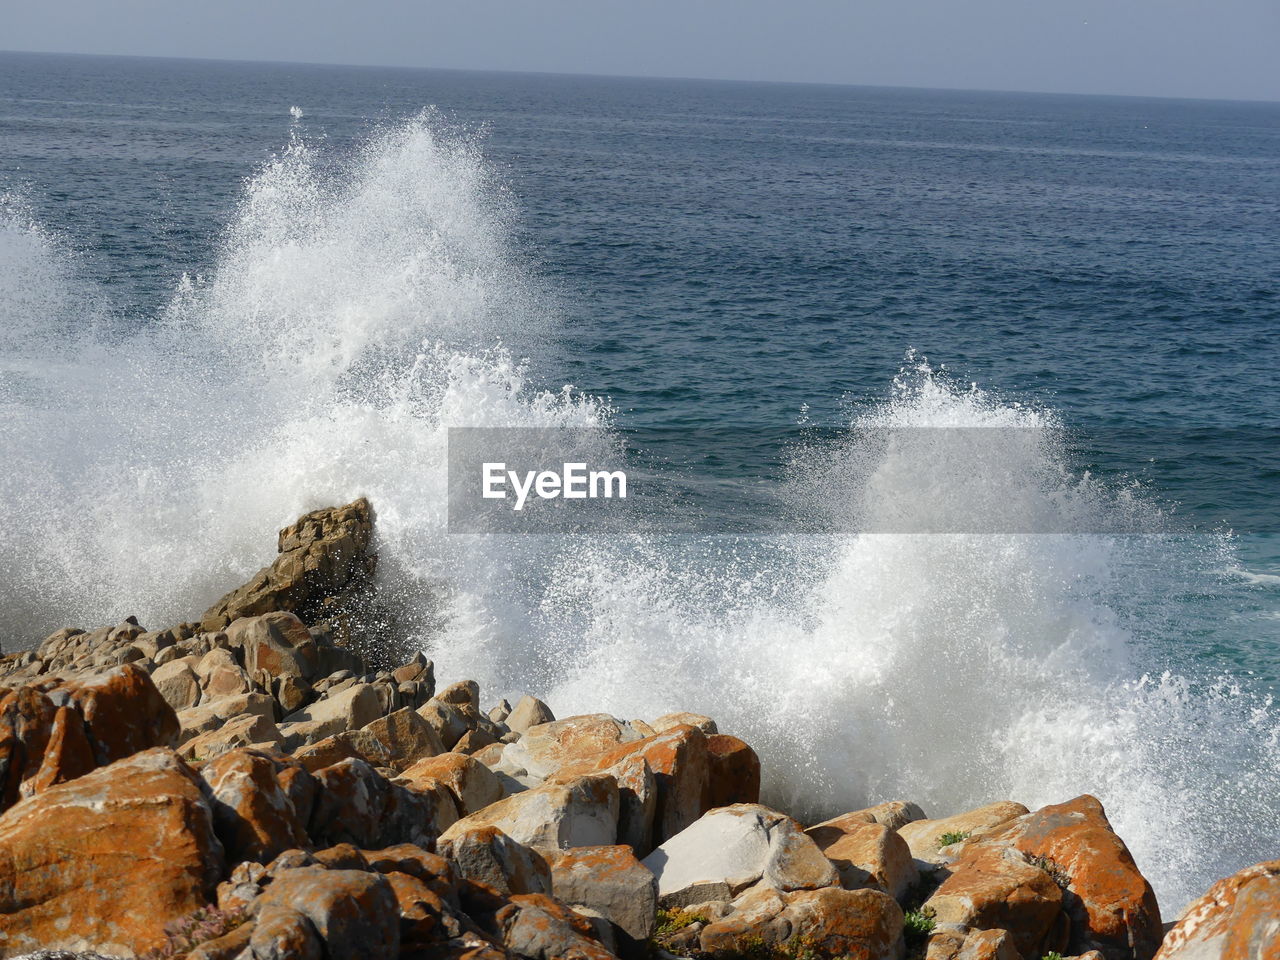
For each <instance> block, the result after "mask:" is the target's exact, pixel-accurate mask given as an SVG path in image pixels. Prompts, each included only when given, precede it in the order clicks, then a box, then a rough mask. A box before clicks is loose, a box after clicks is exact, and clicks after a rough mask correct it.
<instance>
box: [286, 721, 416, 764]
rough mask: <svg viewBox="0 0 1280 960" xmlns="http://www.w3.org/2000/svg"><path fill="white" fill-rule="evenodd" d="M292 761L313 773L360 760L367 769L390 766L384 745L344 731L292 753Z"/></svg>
mask: <svg viewBox="0 0 1280 960" xmlns="http://www.w3.org/2000/svg"><path fill="white" fill-rule="evenodd" d="M293 758H294V759H295V760H297V761H298V762H299V763H300V764H302V766H303V767H304V768H305V769H307V770H309V771H311V772H312V773H315V772H316V771H317V770H323V769H324V768H325V767H331V766H333V765H334V764H335V763H340V762H341V761H343V760H364V761H365V762H366V763H368V764H369V766H371V767H390V766H392V760H393V758H392V756H391V753H390V752H389V751H388V750H387V748H386V745H385V744H384V743H383V742H382V741H381V740H379V739H378V738H377V737H375V736H374V735H373V734H371V733H369V732H368V731H366V730H347V731H344V732H343V733H336V734H334V735H333V736H332V737H325V738H324V739H323V740H319V741H317V742H316V743H309V744H307V745H306V746H304V747H299V748H298V749H296V750H294V751H293Z"/></svg>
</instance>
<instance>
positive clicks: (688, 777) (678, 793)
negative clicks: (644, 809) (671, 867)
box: [503, 721, 712, 853]
mask: <svg viewBox="0 0 1280 960" xmlns="http://www.w3.org/2000/svg"><path fill="white" fill-rule="evenodd" d="M560 722H561V723H564V722H565V721H560ZM548 726H555V724H549V725H548ZM537 729H538V728H535V730H534V731H530V733H529V734H527V735H526V736H525V738H524V739H522V740H521V741H520V742H519V743H515V744H512V745H511V746H509V747H507V749H506V750H505V751H503V758H504V761H505V760H506V759H507V758H508V757H510V756H511V754H512V751H518V750H519V749H520V748H521V747H522V746H524V745H525V743H526V742H527V741H528V740H530V739H532V738H533V737H534V736H535V732H536V730H537ZM707 739H708V738H707V737H706V736H705V735H704V734H703V733H702V731H701V730H699V729H697V728H696V727H691V726H688V725H687V724H681V725H680V726H676V727H672V728H671V729H670V730H667V731H664V732H663V733H658V734H654V735H653V736H651V737H645V738H643V739H641V740H636V741H632V742H629V743H624V744H622V745H621V746H617V747H615V748H613V749H611V750H606V751H605V752H603V753H600V754H598V755H597V756H596V757H595V758H593V759H590V760H585V761H581V762H578V763H574V764H567V765H565V766H563V767H562V768H561V770H560V771H559V772H558V773H557V774H556V777H555V779H563V778H565V777H569V776H579V775H582V774H586V773H590V772H605V771H607V772H611V773H612V772H614V771H618V770H620V769H621V768H622V767H623V766H624V765H626V764H627V763H629V762H633V761H634V760H635V759H637V758H640V759H643V760H644V762H645V764H646V765H647V766H648V768H649V770H650V771H651V772H652V775H653V782H654V804H655V805H654V809H653V816H652V825H653V827H652V832H651V835H650V836H649V837H646V838H644V841H643V842H636V843H633V846H635V847H636V849H637V850H638V851H639V852H642V853H647V852H648V851H649V850H651V849H653V847H655V846H657V845H658V844H659V843H661V842H662V841H664V840H666V839H668V838H670V837H673V836H675V835H676V834H677V833H679V832H680V831H681V830H683V829H685V827H687V826H689V825H690V824H691V823H693V822H694V821H695V820H697V819H698V818H699V817H700V816H702V814H703V813H705V812H706V810H707V809H708V808H707V803H708V800H709V797H710V796H711V794H712V791H711V790H710V787H709V784H710V779H711V758H710V754H709V752H708V747H707Z"/></svg>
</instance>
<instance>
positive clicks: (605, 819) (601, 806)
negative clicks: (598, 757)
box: [441, 774, 618, 847]
mask: <svg viewBox="0 0 1280 960" xmlns="http://www.w3.org/2000/svg"><path fill="white" fill-rule="evenodd" d="M476 827H497V828H498V829H499V830H501V831H502V832H503V833H505V834H506V835H507V836H509V837H511V838H512V839H513V840H515V841H516V842H517V843H523V844H525V845H527V846H531V847H596V846H611V845H613V843H614V842H615V840H616V838H617V832H618V784H617V781H616V780H614V778H613V777H611V776H609V775H608V774H595V775H592V776H584V777H575V778H572V779H570V780H568V781H567V782H565V783H547V784H543V785H542V786H540V787H537V788H535V789H533V790H526V791H525V792H523V793H517V794H515V795H513V796H510V797H507V798H506V799H505V800H499V801H498V802H497V803H494V804H491V805H489V806H487V807H485V808H484V809H483V810H481V811H479V812H478V813H473V814H471V815H470V816H468V817H464V818H462V819H461V820H459V821H458V822H457V823H455V824H454V825H453V826H452V827H450V828H449V829H448V830H446V831H445V833H444V836H443V837H442V838H441V842H442V843H443V842H445V841H450V840H452V839H453V838H454V837H457V836H459V835H461V834H462V833H464V832H465V831H467V830H471V829H474V828H476Z"/></svg>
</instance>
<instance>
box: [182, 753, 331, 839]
mask: <svg viewBox="0 0 1280 960" xmlns="http://www.w3.org/2000/svg"><path fill="white" fill-rule="evenodd" d="M281 766H282V764H281V762H280V761H279V760H277V759H276V758H275V757H272V756H270V755H269V754H266V753H262V752H260V751H256V750H247V749H239V750H233V751H231V752H229V753H224V754H222V755H221V756H220V757H218V758H217V759H215V760H212V761H211V762H209V763H208V764H206V765H205V767H204V769H203V770H202V771H201V773H202V775H203V777H204V779H205V782H206V783H208V784H209V791H210V793H211V795H212V800H213V823H214V829H215V830H216V831H217V834H218V838H219V839H220V840H221V841H222V845H223V847H225V848H226V851H227V859H228V861H229V862H231V863H240V862H241V861H244V860H254V861H256V862H258V863H270V862H271V861H272V860H274V859H275V858H276V857H278V856H279V855H280V854H281V853H283V852H284V851H286V850H289V849H293V848H295V847H305V846H307V845H309V843H310V840H309V839H308V837H307V829H306V820H305V819H304V815H305V814H306V813H307V812H308V811H303V814H304V815H299V813H298V811H297V809H295V807H294V804H293V801H292V800H291V799H290V797H289V795H288V794H287V793H286V792H285V789H284V787H282V786H281V784H280V780H279V774H280V769H281Z"/></svg>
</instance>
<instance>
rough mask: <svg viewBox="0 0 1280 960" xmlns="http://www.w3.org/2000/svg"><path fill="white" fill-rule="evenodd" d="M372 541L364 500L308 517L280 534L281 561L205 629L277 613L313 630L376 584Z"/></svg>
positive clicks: (217, 607) (206, 621)
mask: <svg viewBox="0 0 1280 960" xmlns="http://www.w3.org/2000/svg"><path fill="white" fill-rule="evenodd" d="M372 536H373V508H372V507H370V506H369V501H368V500H365V499H364V498H363V497H362V498H361V499H359V500H356V501H354V502H353V503H349V504H347V505H346V506H345V507H329V508H327V509H324V510H316V511H314V512H312V513H308V514H306V515H305V516H303V517H301V518H299V519H298V521H297V522H296V523H294V524H293V525H291V526H288V527H285V528H284V529H283V530H281V531H280V536H279V539H278V541H277V552H278V556H277V557H276V559H275V561H274V562H273V563H272V564H271V565H270V566H269V567H263V568H262V569H261V570H259V571H258V572H257V573H256V574H254V576H253V577H252V578H251V579H250V580H249V582H248V583H246V584H244V585H243V586H241V587H237V588H236V589H235V590H232V591H231V592H230V593H228V594H227V595H226V596H224V597H223V598H222V599H220V600H219V601H218V602H217V603H215V604H214V605H213V606H212V607H210V608H209V609H208V610H207V611H205V614H204V616H203V617H201V619H200V626H201V628H202V629H204V630H208V631H213V630H222V629H225V628H226V627H227V626H228V625H229V624H231V623H232V622H233V621H235V620H238V619H240V618H241V617H256V616H260V615H262V614H266V613H274V612H276V611H284V612H288V613H295V614H297V615H298V616H299V617H300V618H301V619H302V620H303V622H304V623H308V624H315V623H317V622H319V621H322V620H326V619H328V618H329V617H332V616H335V615H339V614H341V613H344V612H346V611H347V610H348V609H350V608H351V607H352V606H353V605H355V604H357V603H358V602H359V600H360V598H361V596H362V594H364V593H365V592H366V591H367V590H368V589H369V584H370V583H371V581H372V577H373V572H374V568H375V566H376V564H377V556H376V555H375V554H374V553H372V551H371V549H370V543H371V540H372Z"/></svg>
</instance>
